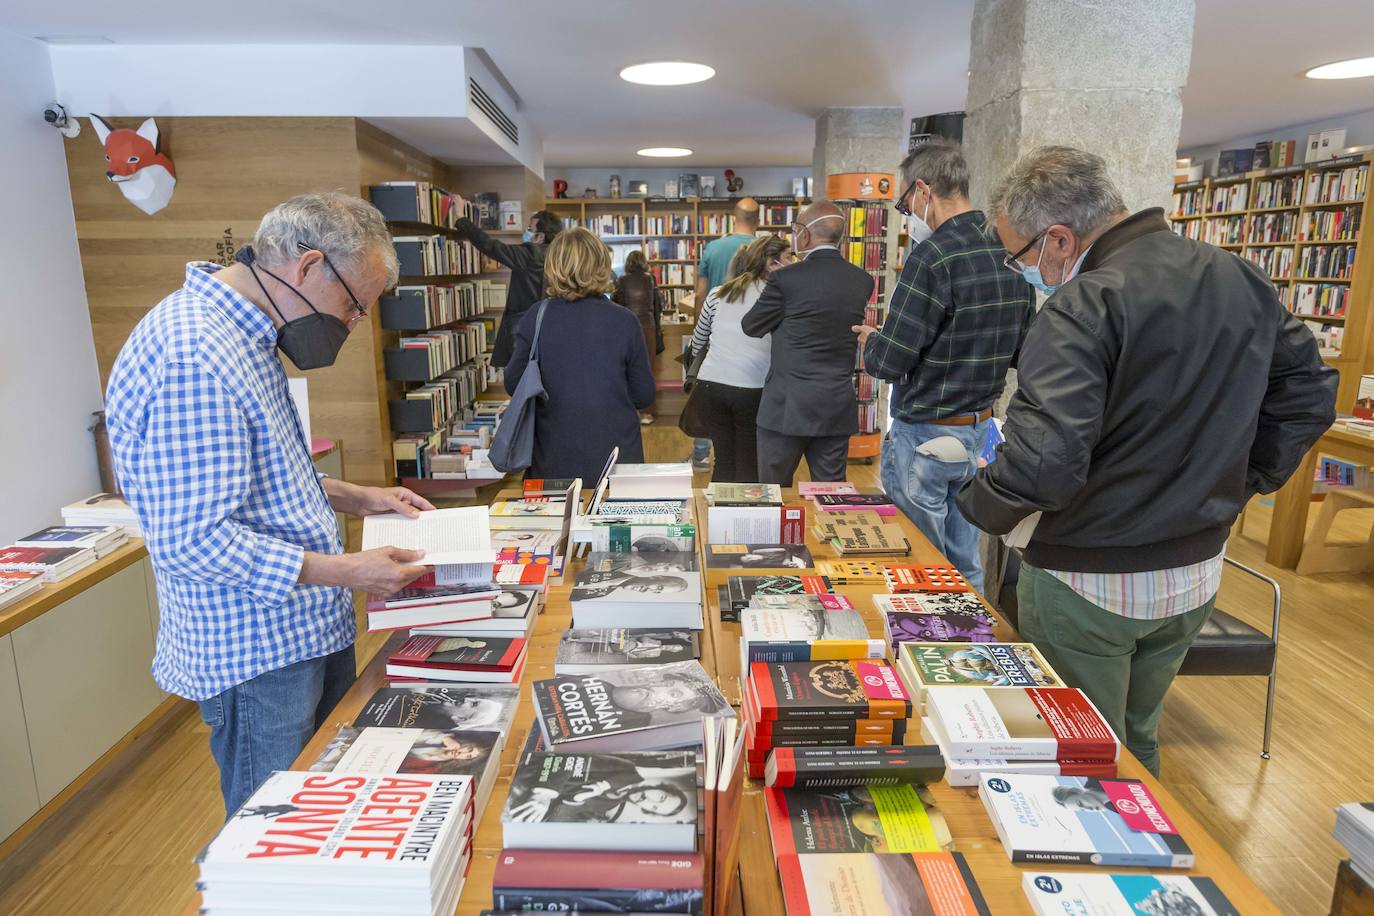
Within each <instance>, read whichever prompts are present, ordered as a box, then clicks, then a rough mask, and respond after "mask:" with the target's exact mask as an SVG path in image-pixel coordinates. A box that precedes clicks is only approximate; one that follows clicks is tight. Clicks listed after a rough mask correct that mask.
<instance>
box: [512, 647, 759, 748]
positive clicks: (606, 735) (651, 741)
mask: <svg viewBox="0 0 1374 916" xmlns="http://www.w3.org/2000/svg"><path fill="white" fill-rule="evenodd" d="M530 689H531V692H532V694H533V698H534V715H535V720H536V721H537V722H538V723H539V729H540V731H541V733H542V734H543V738H544V744H545V745H546V746H547V747H549V748H550V749H552V750H554V751H559V752H563V751H622V750H670V749H673V748H683V747H691V746H694V745H696V744H698V743H700V741H701V719H702V717H703V716H708V715H710V716H732V715H734V712H733V711H732V710H731V708H730V704H729V703H728V702H726V699H725V697H724V696H723V695H722V694H721V692H720V689H719V688H718V687H716V685H715V682H714V681H712V680H711V676H710V675H709V674H707V673H706V670H705V669H704V668H702V667H701V664H700V663H699V662H695V661H686V662H673V663H671V664H667V665H659V666H657V667H653V668H618V669H613V670H607V671H598V672H593V673H591V674H581V675H572V676H568V677H555V678H550V679H547V680H540V681H535V682H534V683H533V684H532V685H531V687H530Z"/></svg>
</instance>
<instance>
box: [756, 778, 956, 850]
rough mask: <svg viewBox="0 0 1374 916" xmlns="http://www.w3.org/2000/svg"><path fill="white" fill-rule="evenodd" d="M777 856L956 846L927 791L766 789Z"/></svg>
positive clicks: (895, 787)
mask: <svg viewBox="0 0 1374 916" xmlns="http://www.w3.org/2000/svg"><path fill="white" fill-rule="evenodd" d="M764 799H765V803H766V805H767V808H768V830H769V833H770V834H771V835H772V838H773V854H774V855H775V856H779V857H781V856H786V855H811V854H815V853H837V852H941V851H943V850H947V849H949V848H950V847H951V846H953V845H954V839H953V837H952V836H951V835H950V832H949V826H948V825H947V824H946V823H945V819H944V817H943V816H942V815H941V814H940V813H939V812H938V811H937V810H936V809H935V801H934V799H932V798H931V797H930V793H929V791H928V790H927V789H926V788H925V786H916V785H913V784H912V783H900V784H898V785H891V786H878V785H866V786H848V787H841V786H833V787H830V788H823V789H801V788H791V789H784V788H777V787H774V788H768V789H765V790H764Z"/></svg>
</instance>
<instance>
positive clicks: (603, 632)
mask: <svg viewBox="0 0 1374 916" xmlns="http://www.w3.org/2000/svg"><path fill="white" fill-rule="evenodd" d="M700 657H701V648H700V644H699V642H698V638H697V634H696V633H694V632H693V631H691V630H645V629H580V630H579V629H573V630H564V631H563V636H562V638H561V639H559V641H558V654H557V655H556V656H555V657H554V670H555V671H556V672H558V673H559V674H578V673H583V672H584V671H585V670H586V669H591V668H599V667H623V666H629V665H636V666H648V665H665V664H669V663H671V662H681V661H688V660H690V659H696V658H700Z"/></svg>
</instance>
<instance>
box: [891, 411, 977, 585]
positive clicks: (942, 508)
mask: <svg viewBox="0 0 1374 916" xmlns="http://www.w3.org/2000/svg"><path fill="white" fill-rule="evenodd" d="M991 422H992V421H991V420H984V421H983V422H982V423H976V424H974V425H973V426H941V425H939V424H936V423H910V422H907V421H906V420H898V419H896V418H895V417H894V418H893V420H892V427H891V429H889V430H888V433H887V438H886V439H885V440H884V442H883V455H882V483H883V490H884V491H885V492H886V493H887V495H888V496H890V497H892V501H893V502H895V503H896V504H897V507H898V508H899V509H901V510H902V511H903V512H905V513H906V516H907V518H909V519H911V521H912V523H913V524H914V525H915V526H916V527H917V528H919V529H921V533H922V534H924V535H925V536H926V537H928V538H930V542H931V543H932V544H934V545H935V549H936V550H939V551H940V552H941V553H943V554H944V555H945V556H946V557H948V558H949V561H950V562H951V563H953V564H954V565H955V566H956V567H957V568H958V570H959V572H961V573H963V574H964V578H965V579H967V580H968V583H969V585H971V586H973V587H974V588H976V589H977V590H978V591H979V592H981V591H982V590H983V564H982V561H981V559H980V558H979V556H978V542H979V533H978V529H977V528H975V527H973V525H971V524H970V523H969V521H968V520H967V519H965V518H964V515H963V513H962V512H960V511H959V507H958V506H957V505H955V503H954V496H955V494H956V493H958V492H959V488H960V487H961V486H963V484H964V483H965V482H966V481H968V480H970V479H972V477H973V474H974V472H975V471H977V469H978V467H977V464H976V462H977V458H978V452H979V449H980V448H981V447H982V444H983V436H984V434H985V433H986V431H987V427H988V424H989V423H991ZM940 436H952V437H953V438H955V439H957V440H959V443H960V444H961V445H963V447H964V451H965V452H966V455H965V457H964V458H963V459H961V460H958V461H947V460H943V459H940V458H936V457H935V456H933V455H925V454H921V453H920V452H919V451H917V449H918V448H919V447H920V446H921V445H922V444H923V443H925V442H929V441H930V440H932V439H937V438H939V437H940Z"/></svg>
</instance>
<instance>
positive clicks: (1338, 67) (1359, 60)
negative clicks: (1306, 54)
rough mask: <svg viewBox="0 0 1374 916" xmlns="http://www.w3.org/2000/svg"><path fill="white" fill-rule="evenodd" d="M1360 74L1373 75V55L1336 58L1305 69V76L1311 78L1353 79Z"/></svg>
mask: <svg viewBox="0 0 1374 916" xmlns="http://www.w3.org/2000/svg"><path fill="white" fill-rule="evenodd" d="M1361 76H1374V57H1356V58H1353V59H1351V60H1338V61H1336V62H1335V63H1334V64H1322V65H1321V66H1320V67H1313V68H1312V69H1311V70H1308V71H1307V78H1308V79H1312V80H1353V79H1358V78H1359V77H1361Z"/></svg>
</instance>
